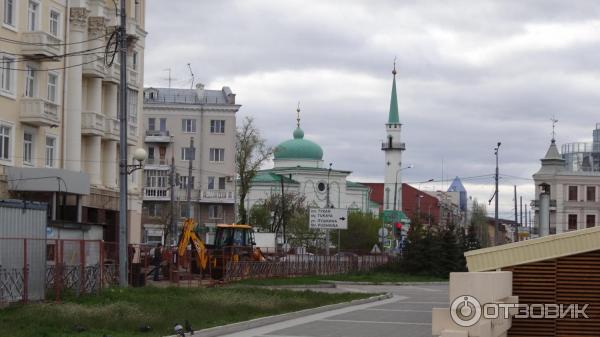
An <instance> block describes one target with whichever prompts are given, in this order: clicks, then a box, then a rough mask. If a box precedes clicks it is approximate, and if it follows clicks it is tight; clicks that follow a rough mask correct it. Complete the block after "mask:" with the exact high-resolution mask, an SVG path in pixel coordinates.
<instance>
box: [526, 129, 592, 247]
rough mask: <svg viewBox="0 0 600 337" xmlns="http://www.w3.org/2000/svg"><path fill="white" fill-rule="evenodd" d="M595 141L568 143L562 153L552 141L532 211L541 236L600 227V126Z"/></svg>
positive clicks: (536, 179)
mask: <svg viewBox="0 0 600 337" xmlns="http://www.w3.org/2000/svg"><path fill="white" fill-rule="evenodd" d="M592 137H593V138H592V139H593V140H592V142H591V143H586V142H578V143H568V144H564V145H562V148H561V152H559V151H558V147H557V145H556V141H555V140H554V139H552V141H551V142H550V147H549V148H548V151H547V152H546V155H545V156H544V158H543V159H541V162H542V165H541V167H540V169H539V171H538V172H536V173H535V174H534V175H533V180H534V182H535V188H536V189H535V191H536V192H535V200H533V202H532V205H531V206H532V209H533V210H534V212H535V223H536V226H537V227H538V230H539V232H538V233H539V235H540V236H545V235H548V234H558V233H562V232H567V231H573V230H578V229H584V228H590V227H595V226H598V225H599V224H600V222H599V221H600V204H599V203H598V200H600V194H599V193H600V123H598V124H596V129H595V130H593V132H592Z"/></svg>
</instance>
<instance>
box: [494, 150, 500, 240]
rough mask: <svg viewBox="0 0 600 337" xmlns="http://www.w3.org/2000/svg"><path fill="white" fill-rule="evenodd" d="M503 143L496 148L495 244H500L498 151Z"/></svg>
mask: <svg viewBox="0 0 600 337" xmlns="http://www.w3.org/2000/svg"><path fill="white" fill-rule="evenodd" d="M501 144H502V143H500V142H498V145H497V146H496V147H495V148H494V155H495V156H496V177H495V180H496V192H495V194H494V203H495V211H494V242H495V245H497V244H499V241H498V234H499V228H498V227H499V226H500V225H499V223H498V175H499V173H500V171H499V169H498V151H499V150H500V145H501Z"/></svg>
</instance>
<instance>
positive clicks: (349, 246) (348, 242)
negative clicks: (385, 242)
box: [331, 212, 382, 252]
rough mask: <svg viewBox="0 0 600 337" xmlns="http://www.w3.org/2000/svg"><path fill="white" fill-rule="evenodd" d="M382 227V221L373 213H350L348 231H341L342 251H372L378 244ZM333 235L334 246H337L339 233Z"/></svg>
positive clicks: (334, 232)
mask: <svg viewBox="0 0 600 337" xmlns="http://www.w3.org/2000/svg"><path fill="white" fill-rule="evenodd" d="M381 225H382V220H381V219H380V218H379V217H377V216H374V215H373V214H372V213H363V212H350V213H349V214H348V229H346V230H340V231H339V235H340V239H341V241H340V246H341V250H342V251H343V250H354V251H357V250H360V251H366V252H368V251H370V250H371V248H373V245H375V244H376V243H377V242H378V239H379V238H378V234H377V231H378V230H379V229H380V228H381ZM331 234H332V242H333V244H334V245H337V242H338V231H333V232H332V233H331Z"/></svg>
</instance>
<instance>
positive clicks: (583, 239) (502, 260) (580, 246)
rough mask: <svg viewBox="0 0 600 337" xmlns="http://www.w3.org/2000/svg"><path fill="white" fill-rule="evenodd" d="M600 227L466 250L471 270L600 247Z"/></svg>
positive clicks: (536, 259) (488, 268)
mask: <svg viewBox="0 0 600 337" xmlns="http://www.w3.org/2000/svg"><path fill="white" fill-rule="evenodd" d="M599 242H600V227H592V228H586V229H580V230H576V231H571V232H566V233H561V234H555V235H548V236H544V237H541V238H537V239H531V240H526V241H519V242H514V243H509V244H506V245H501V246H496V247H491V248H484V249H477V250H472V251H468V252H466V253H465V257H466V259H467V266H468V267H469V271H489V270H496V269H499V268H504V267H509V266H516V265H521V264H526V263H531V262H538V261H544V260H550V259H555V258H559V257H563V256H569V255H576V254H581V253H587V252H591V251H595V250H599V249H600V244H598V243H599Z"/></svg>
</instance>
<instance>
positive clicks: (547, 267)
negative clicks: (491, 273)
mask: <svg viewBox="0 0 600 337" xmlns="http://www.w3.org/2000/svg"><path fill="white" fill-rule="evenodd" d="M503 270H507V271H512V272H513V294H514V295H516V296H519V303H527V304H533V303H541V304H543V303H551V304H580V305H583V304H586V303H587V304H589V306H588V308H587V310H586V313H587V315H588V316H589V319H585V318H582V319H570V318H568V319H556V320H554V319H513V322H512V328H511V329H510V330H509V332H508V336H513V337H534V336H535V337H540V336H543V337H552V336H557V337H583V336H586V337H590V336H600V250H598V251H594V252H590V253H584V254H579V255H573V256H567V257H561V258H558V259H552V260H547V261H541V262H534V263H528V264H524V265H520V266H514V267H508V268H503Z"/></svg>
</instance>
